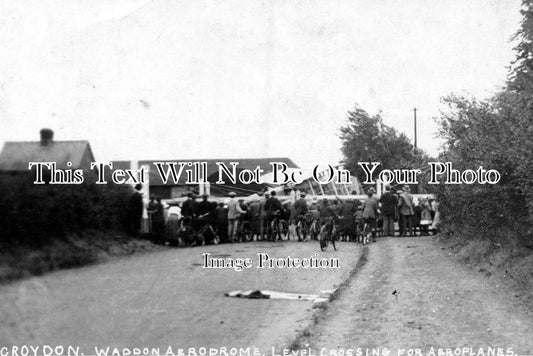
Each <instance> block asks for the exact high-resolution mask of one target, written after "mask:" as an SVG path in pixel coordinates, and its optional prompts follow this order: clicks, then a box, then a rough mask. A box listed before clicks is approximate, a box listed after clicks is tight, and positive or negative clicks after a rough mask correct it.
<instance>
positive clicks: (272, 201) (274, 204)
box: [265, 190, 285, 241]
mask: <svg viewBox="0 0 533 356" xmlns="http://www.w3.org/2000/svg"><path fill="white" fill-rule="evenodd" d="M265 210H266V213H267V236H268V237H270V239H272V241H276V236H271V235H272V221H274V219H275V217H276V214H277V215H278V216H279V217H281V216H283V214H284V213H285V210H284V209H283V205H282V204H281V202H280V201H279V200H278V198H277V197H276V191H275V190H273V191H272V192H271V193H270V198H268V200H267V201H266V203H265ZM278 233H279V239H280V240H281V234H280V232H279V231H278Z"/></svg>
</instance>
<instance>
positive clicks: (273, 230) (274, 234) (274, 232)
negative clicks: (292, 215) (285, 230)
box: [270, 219, 279, 241]
mask: <svg viewBox="0 0 533 356" xmlns="http://www.w3.org/2000/svg"><path fill="white" fill-rule="evenodd" d="M278 235H279V226H278V223H277V221H276V220H275V219H274V220H272V222H271V223H270V236H271V239H272V241H277V239H278Z"/></svg>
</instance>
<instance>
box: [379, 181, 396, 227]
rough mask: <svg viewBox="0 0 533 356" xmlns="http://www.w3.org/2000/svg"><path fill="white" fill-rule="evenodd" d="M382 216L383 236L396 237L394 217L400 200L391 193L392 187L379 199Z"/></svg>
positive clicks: (387, 187) (388, 187)
mask: <svg viewBox="0 0 533 356" xmlns="http://www.w3.org/2000/svg"><path fill="white" fill-rule="evenodd" d="M379 202H380V203H381V214H382V216H383V236H394V216H395V214H396V206H397V205H398V199H397V198H396V197H395V196H394V194H392V192H391V191H390V186H386V187H385V193H383V195H382V196H381V198H380V199H379Z"/></svg>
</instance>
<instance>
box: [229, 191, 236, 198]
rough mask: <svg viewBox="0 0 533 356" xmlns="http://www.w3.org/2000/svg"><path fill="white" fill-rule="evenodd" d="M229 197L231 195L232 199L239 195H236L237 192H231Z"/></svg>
mask: <svg viewBox="0 0 533 356" xmlns="http://www.w3.org/2000/svg"><path fill="white" fill-rule="evenodd" d="M228 195H229V196H230V197H235V196H237V193H235V192H229V193H228Z"/></svg>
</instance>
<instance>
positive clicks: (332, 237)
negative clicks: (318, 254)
mask: <svg viewBox="0 0 533 356" xmlns="http://www.w3.org/2000/svg"><path fill="white" fill-rule="evenodd" d="M338 235H339V234H338V230H337V226H336V224H335V223H334V221H333V218H327V219H326V222H325V223H324V224H323V225H322V228H321V229H320V234H319V243H320V249H321V250H322V251H326V249H327V248H328V245H329V243H330V242H331V245H332V246H333V249H334V250H335V251H337V250H338V249H339V241H338Z"/></svg>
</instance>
